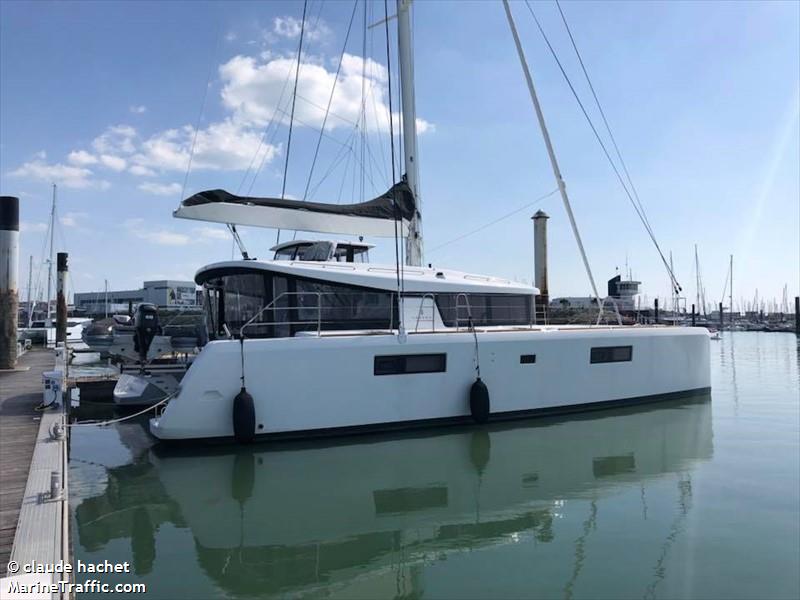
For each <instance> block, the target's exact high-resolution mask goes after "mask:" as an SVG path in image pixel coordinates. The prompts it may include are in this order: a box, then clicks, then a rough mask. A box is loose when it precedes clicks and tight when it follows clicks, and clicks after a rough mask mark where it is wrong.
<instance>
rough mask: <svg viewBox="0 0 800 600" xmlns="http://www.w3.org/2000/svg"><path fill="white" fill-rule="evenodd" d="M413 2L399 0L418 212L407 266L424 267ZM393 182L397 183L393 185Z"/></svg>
mask: <svg viewBox="0 0 800 600" xmlns="http://www.w3.org/2000/svg"><path fill="white" fill-rule="evenodd" d="M410 17H411V0H397V50H398V60H399V63H400V92H401V94H402V102H401V104H402V111H403V150H404V152H403V154H404V160H405V169H406V177H407V182H408V187H410V188H411V192H412V193H413V194H414V203H415V205H416V210H415V211H414V217H413V218H412V219H411V222H410V223H409V226H408V237H406V264H407V265H411V266H420V265H421V264H422V214H421V207H422V200H421V196H420V193H419V165H418V161H417V107H416V100H415V98H414V48H413V46H412V40H411V18H410ZM393 183H394V182H393Z"/></svg>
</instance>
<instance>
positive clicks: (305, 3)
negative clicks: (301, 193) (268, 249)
mask: <svg viewBox="0 0 800 600" xmlns="http://www.w3.org/2000/svg"><path fill="white" fill-rule="evenodd" d="M307 9H308V0H303V19H302V21H301V23H300V42H299V43H298V44H297V69H296V70H295V72H294V91H293V92H292V113H291V115H290V117H289V138H288V140H287V141H286V160H285V161H284V163H283V185H282V186H281V200H283V199H284V197H285V196H286V175H287V174H288V172H289V154H290V152H291V149H292V126H293V125H294V107H295V104H296V103H297V82H298V80H299V79H300V62H301V60H302V57H303V36H304V35H305V32H306V10H307ZM280 242H281V230H280V229H278V234H277V236H276V238H275V243H276V244H280Z"/></svg>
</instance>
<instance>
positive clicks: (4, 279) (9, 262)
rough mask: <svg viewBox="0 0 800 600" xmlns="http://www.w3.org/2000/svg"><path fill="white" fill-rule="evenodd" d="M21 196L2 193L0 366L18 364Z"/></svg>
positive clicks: (14, 365) (5, 367) (0, 234)
mask: <svg viewBox="0 0 800 600" xmlns="http://www.w3.org/2000/svg"><path fill="white" fill-rule="evenodd" d="M18 277H19V198H17V197H16V196H0V369H13V368H14V367H16V366H17V319H18V315H19V296H18V286H17V279H18Z"/></svg>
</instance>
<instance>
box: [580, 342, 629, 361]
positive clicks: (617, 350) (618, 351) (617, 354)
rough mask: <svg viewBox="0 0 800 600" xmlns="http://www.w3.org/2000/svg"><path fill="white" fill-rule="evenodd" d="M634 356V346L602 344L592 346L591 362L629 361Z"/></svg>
mask: <svg viewBox="0 0 800 600" xmlns="http://www.w3.org/2000/svg"><path fill="white" fill-rule="evenodd" d="M632 358H633V346H601V347H598V348H592V351H591V355H590V357H589V362H591V363H611V362H628V361H630V360H631V359H632Z"/></svg>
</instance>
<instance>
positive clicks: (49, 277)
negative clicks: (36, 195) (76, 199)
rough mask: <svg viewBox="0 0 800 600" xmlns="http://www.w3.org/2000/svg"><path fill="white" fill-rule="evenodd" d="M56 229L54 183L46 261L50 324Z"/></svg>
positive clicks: (48, 318) (48, 322)
mask: <svg viewBox="0 0 800 600" xmlns="http://www.w3.org/2000/svg"><path fill="white" fill-rule="evenodd" d="M55 229H56V184H55V183H54V184H53V205H52V207H51V208H50V259H49V260H48V261H47V298H46V299H45V300H46V302H47V319H46V320H47V324H48V325H50V324H51V320H50V294H51V293H52V289H51V286H52V284H53V234H54V233H55Z"/></svg>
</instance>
